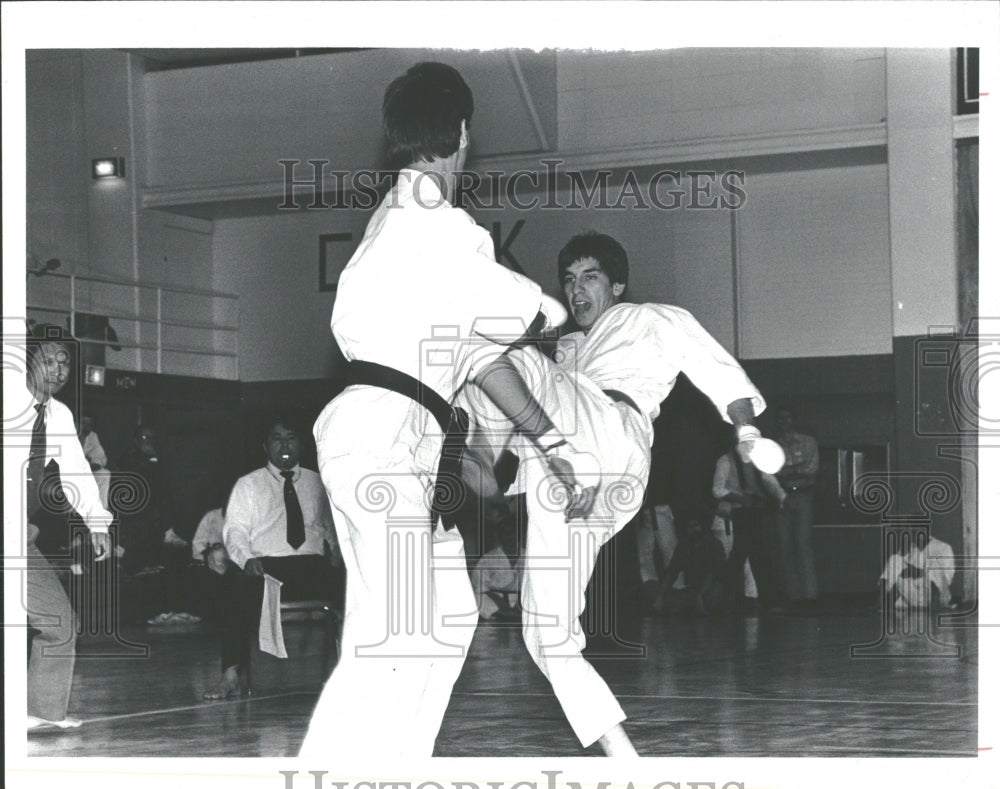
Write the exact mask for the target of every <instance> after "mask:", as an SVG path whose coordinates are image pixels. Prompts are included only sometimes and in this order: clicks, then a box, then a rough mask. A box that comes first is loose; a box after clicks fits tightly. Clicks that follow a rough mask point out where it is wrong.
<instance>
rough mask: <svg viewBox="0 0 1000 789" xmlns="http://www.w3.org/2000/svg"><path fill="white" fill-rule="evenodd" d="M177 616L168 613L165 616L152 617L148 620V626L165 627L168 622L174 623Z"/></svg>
mask: <svg viewBox="0 0 1000 789" xmlns="http://www.w3.org/2000/svg"><path fill="white" fill-rule="evenodd" d="M175 616H177V614H175V613H174V612H173V611H167V612H166V613H163V614H157V615H156V616H154V617H150V618H149V619H147V620H146V624H147V625H165V624H167V623H168V622H172V621H173V619H174V617H175Z"/></svg>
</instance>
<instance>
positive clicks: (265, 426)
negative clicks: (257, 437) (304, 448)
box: [261, 411, 303, 443]
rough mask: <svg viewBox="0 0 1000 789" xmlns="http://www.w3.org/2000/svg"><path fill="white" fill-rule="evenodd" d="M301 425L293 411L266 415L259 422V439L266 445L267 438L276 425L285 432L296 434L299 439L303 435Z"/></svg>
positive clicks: (299, 419) (300, 420)
mask: <svg viewBox="0 0 1000 789" xmlns="http://www.w3.org/2000/svg"><path fill="white" fill-rule="evenodd" d="M302 424H303V422H302V419H301V418H300V417H299V415H298V414H296V413H295V412H294V411H275V412H273V413H270V414H267V415H266V416H265V417H264V420H263V421H262V422H261V434H262V435H261V438H262V439H263V440H264V442H265V443H266V442H267V439H268V436H270V435H271V431H272V430H273V429H274V428H275V426H276V425H281V426H282V427H284V428H285V429H286V430H291V431H292V432H295V433H298V434H299V437H300V438H301V437H302V434H303V428H302Z"/></svg>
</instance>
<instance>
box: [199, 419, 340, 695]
mask: <svg viewBox="0 0 1000 789" xmlns="http://www.w3.org/2000/svg"><path fill="white" fill-rule="evenodd" d="M301 435H302V433H300V429H299V425H298V420H297V419H296V418H295V417H293V416H291V415H276V416H274V417H272V418H271V419H270V420H269V421H268V423H267V428H266V430H265V432H264V442H263V449H264V454H265V456H266V463H265V465H264V466H263V467H262V468H259V469H257V470H256V471H253V472H251V473H250V474H247V475H246V476H243V477H241V478H240V479H239V480H237V481H236V484H235V485H234V486H233V490H232V493H231V494H230V496H229V503H228V505H227V508H226V517H225V524H224V526H223V543H224V548H221V547H219V546H215V547H211V546H209V548H208V551H207V553H206V556H205V560H206V563H208V564H209V566H210V567H211V568H212V569H213V570H215V571H216V573H219V571H220V570H222V569H224V572H221V573H219V575H218V576H217V577H218V583H219V587H220V588H219V597H220V600H221V603H222V606H223V609H224V612H223V616H222V618H221V622H220V629H221V638H222V676H221V677H220V680H219V683H218V685H217V686H216V687H215V688H213V689H212V690H209V691H207V692H206V693H205V696H204V697H205V699H208V700H212V699H225V698H228V697H229V696H232V695H235V694H237V693H240V692H244V691H245V690H246V684H247V677H248V673H249V667H250V653H251V644H252V639H254V638H258V637H259V634H260V633H261V630H262V628H261V616H262V613H261V612H262V609H263V607H264V605H265V603H266V602H268V603H270V604H271V606H272V607H274V608H277V607H278V606H280V603H283V602H287V601H289V600H316V599H319V600H329V601H331V603H332V605H333V606H334V607H335V608H337V609H340V608H342V606H343V595H344V571H343V562H342V560H341V559H340V552H339V548H338V545H337V540H336V536H335V533H334V529H333V518H332V515H331V513H330V507H329V503H328V499H327V496H326V491H325V489H324V488H323V483H322V482H321V480H320V477H319V474H317V473H316V472H315V471H311V470H309V469H305V468H302V467H301V466H300V465H299V456H300V451H301V439H300V436H301ZM324 543H326V544H327V545H328V546H329V548H330V551H331V554H330V555H329V556H327V555H325V554H324ZM223 550H224V551H225V552H226V554H228V558H227V559H225V560H224V559H223V555H222V551H223ZM223 561H225V565H224V567H223ZM265 576H270V577H271V578H272V579H276V581H278V582H280V584H281V587H280V593H279V594H280V600H279V601H275V600H274V599H272V598H270V597H268V598H267V599H265ZM268 583H270V585H271V587H272V588H273V586H274V584H273V582H268ZM275 603H277V605H275ZM265 624H266V623H265Z"/></svg>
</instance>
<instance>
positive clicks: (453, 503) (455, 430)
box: [347, 359, 469, 529]
mask: <svg viewBox="0 0 1000 789" xmlns="http://www.w3.org/2000/svg"><path fill="white" fill-rule="evenodd" d="M347 385H348V386H353V385H363V386H375V387H378V388H379V389H387V390H389V391H390V392H395V393H396V394H401V395H403V397H408V398H409V399H410V400H412V401H413V402H415V403H418V404H419V405H422V406H423V407H424V408H426V409H427V410H428V411H430V413H431V415H432V416H433V417H434V419H435V420H436V421H437V423H438V425H439V426H440V428H441V430H443V431H444V443H443V445H442V447H441V459H440V461H438V468H437V475H436V476H435V478H434V500H433V503H432V505H431V528H434V524H435V523H436V522H437V519H438V518H439V517H440V518H441V523H442V525H443V526H444V527H445V529H453V528H455V526H456V525H457V523H458V520H457V518H456V517H455V516H456V513H457V512H458V510H459V508H460V506H461V504H462V501H463V499H464V496H465V489H464V486H463V484H462V474H461V470H462V453H463V452H464V451H465V438H466V436H467V435H468V432H469V415H468V413H467V412H466V411H465V410H464V409H462V408H458V407H457V406H453V405H452V404H451V403H449V402H448V401H447V400H445V399H444V398H443V397H441V395H439V394H438V393H437V392H435V391H434V390H433V389H431V388H430V387H429V386H427V384H425V383H423V381H418V380H417V379H416V378H413V377H412V376H410V375H407V374H406V373H402V372H400V371H399V370H396V369H393V368H392V367H386V366H384V365H381V364H376V363H374V362H365V361H361V360H360V359H355V360H354V361H352V362H350V363H349V364H348V365H347Z"/></svg>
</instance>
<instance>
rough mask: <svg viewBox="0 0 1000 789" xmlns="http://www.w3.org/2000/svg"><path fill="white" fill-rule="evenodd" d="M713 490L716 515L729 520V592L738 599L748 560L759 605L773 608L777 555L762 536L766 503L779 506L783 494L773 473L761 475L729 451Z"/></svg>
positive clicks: (717, 470)
mask: <svg viewBox="0 0 1000 789" xmlns="http://www.w3.org/2000/svg"><path fill="white" fill-rule="evenodd" d="M712 492H713V494H714V495H715V498H716V500H717V501H718V507H717V510H716V511H717V512H718V514H719V515H720V516H721V517H722V518H724V519H727V520H729V521H730V522H731V524H732V531H733V550H732V553H731V554H730V555H729V572H728V575H729V585H730V594H731V595H732V596H733V597H734V598H737V599H739V598H741V597H742V593H743V565H744V564H745V563H746V561H747V559H749V560H750V569H751V570H752V571H753V576H754V581H755V582H756V584H757V594H758V601H759V605H760V607H761V608H762V609H763V610H764V611H768V610H774V609H775V608H776V607H777V606H778V603H779V600H780V596H781V594H780V589H781V586H780V581H779V580H778V575H777V571H778V566H777V564H776V559H777V557H776V556H774V550H773V547H772V546H769V545H768V544H767V541H766V540H765V535H764V516H765V512H766V510H767V508H768V506H769V505H774V504H777V506H779V507H780V505H781V502H782V501H783V499H784V494H783V492H782V490H781V488H780V486H779V485H778V484H777V482H776V480H775V479H774V477H773V476H771V475H769V474H762V473H761V472H760V471H758V470H757V468H756V467H755V466H754V465H753V464H752V463H744V462H743V461H742V460H741V459H740V456H739V455H738V454H737V453H736V452H734V451H729V452H727V453H726V454H724V455H722V456H721V457H720V458H719V460H718V461H717V463H716V466H715V479H714V481H713V484H712Z"/></svg>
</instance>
